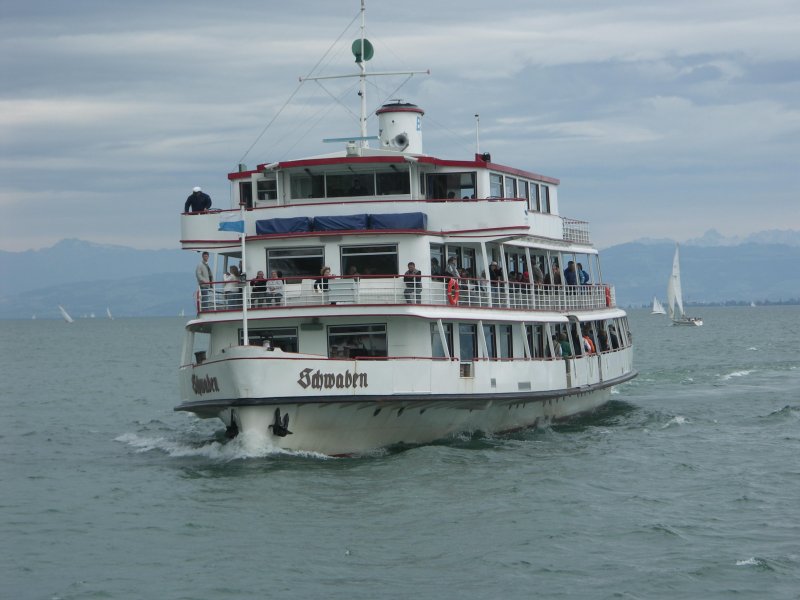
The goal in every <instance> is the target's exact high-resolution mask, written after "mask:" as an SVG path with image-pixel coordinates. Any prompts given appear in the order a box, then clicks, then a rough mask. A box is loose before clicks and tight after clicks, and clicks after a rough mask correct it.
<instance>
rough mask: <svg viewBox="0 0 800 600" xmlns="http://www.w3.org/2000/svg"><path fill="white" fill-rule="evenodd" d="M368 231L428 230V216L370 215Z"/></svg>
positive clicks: (412, 214)
mask: <svg viewBox="0 0 800 600" xmlns="http://www.w3.org/2000/svg"><path fill="white" fill-rule="evenodd" d="M369 228H370V229H422V230H426V229H427V228H428V215H426V214H425V213H421V212H412V213H392V214H388V215H370V216H369Z"/></svg>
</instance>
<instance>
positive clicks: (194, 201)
mask: <svg viewBox="0 0 800 600" xmlns="http://www.w3.org/2000/svg"><path fill="white" fill-rule="evenodd" d="M209 208H211V196H209V195H208V194H206V193H205V192H204V191H203V190H202V189H200V188H199V187H196V188H194V189H193V190H192V193H191V194H189V197H188V198H186V203H185V204H184V205H183V212H203V211H204V210H208V209H209Z"/></svg>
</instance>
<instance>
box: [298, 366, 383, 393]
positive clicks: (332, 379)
mask: <svg viewBox="0 0 800 600" xmlns="http://www.w3.org/2000/svg"><path fill="white" fill-rule="evenodd" d="M313 371H314V369H303V370H302V371H300V378H299V379H298V380H297V383H298V384H300V387H301V388H303V389H307V388H311V389H314V390H323V389H324V390H330V389H333V388H336V389H338V390H344V389H347V388H353V389H355V388H357V387H362V388H365V387H369V386H368V384H367V374H366V373H351V372H350V371H345V372H344V374H341V373H338V374H336V373H321V372H320V371H317V372H316V373H314V372H313Z"/></svg>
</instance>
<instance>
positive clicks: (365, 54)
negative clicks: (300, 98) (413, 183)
mask: <svg viewBox="0 0 800 600" xmlns="http://www.w3.org/2000/svg"><path fill="white" fill-rule="evenodd" d="M351 23H352V22H351ZM366 26H367V8H366V0H361V25H360V27H359V37H358V39H357V40H355V41H354V42H353V44H352V46H351V50H352V52H353V54H354V55H355V57H356V64H357V65H358V74H350V75H320V76H314V77H301V78H300V81H301V82H303V81H321V80H323V79H346V78H348V77H358V79H359V81H358V96H359V100H360V102H359V104H360V107H359V117H358V124H359V135H358V137H356V136H350V137H347V138H330V139H326V140H323V141H325V142H339V141H353V142H358V144H359V146H361V147H362V148H368V147H369V140H370V139H377V138H375V137H372V138H370V137H369V136H368V135H367V116H368V115H367V77H378V76H387V75H409V76H413V75H418V74H425V75H430V74H431V72H430V70H426V71H386V72H382V73H377V72H376V73H369V75H367V64H366V63H367V61H368V60H370V59H372V57H373V56H374V54H375V49H374V48H373V47H372V44H371V43H370V41H369V40H368V39H367V38H366V37H365V36H364V33H365V30H366Z"/></svg>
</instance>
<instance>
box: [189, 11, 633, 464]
mask: <svg viewBox="0 0 800 600" xmlns="http://www.w3.org/2000/svg"><path fill="white" fill-rule="evenodd" d="M362 11H363V4H362ZM361 39H362V40H363V20H362V37H361ZM359 42H360V41H357V42H356V43H355V44H354V48H359V49H363V48H365V47H366V46H367V45H368V42H366V40H364V42H363V43H362V44H363V45H362V44H360V43H359ZM369 54H370V52H367V53H363V55H364V56H366V58H367V59H368V58H369ZM357 58H358V57H357ZM357 66H358V67H359V73H358V74H357V75H356V76H357V77H360V84H361V86H360V88H361V89H360V92H361V101H362V113H361V123H362V132H361V135H360V136H358V137H356V138H355V139H353V140H351V141H347V142H343V144H342V145H343V150H342V151H340V152H337V153H333V154H327V155H324V156H317V157H312V158H303V159H298V160H287V161H281V162H273V163H265V164H261V165H258V166H257V167H256V168H255V169H253V170H247V169H245V168H242V169H240V170H239V171H237V172H234V173H230V174H229V175H228V179H229V180H230V183H231V186H232V193H231V195H232V199H233V204H232V205H233V206H234V208H232V209H231V210H228V211H222V212H219V211H218V212H202V213H186V214H184V215H182V218H181V228H182V231H181V235H182V240H181V243H182V246H183V248H184V249H187V250H193V251H208V252H210V253H211V255H212V258H211V260H210V261H209V264H210V266H211V269H212V272H213V273H214V277H213V278H214V280H215V282H214V284H213V286H211V288H209V287H206V288H204V289H198V292H197V316H196V317H195V318H193V319H191V320H190V321H189V322H188V323H187V325H186V338H185V342H184V350H183V357H182V362H181V367H180V387H181V398H182V403H181V404H180V405H179V406H177V407H176V409H175V410H178V411H188V412H192V413H194V414H196V415H197V416H199V417H201V418H219V419H221V420H222V421H223V422H224V424H225V425H226V426H227V428H228V433H229V435H231V436H233V435H236V434H240V433H244V434H247V435H253V436H263V437H264V438H265V439H267V440H268V441H270V442H271V443H272V444H274V446H276V447H280V448H285V449H292V450H303V451H313V452H320V453H324V454H329V455H349V454H355V453H362V452H365V451H369V450H372V449H375V448H379V447H384V446H388V445H393V444H399V443H404V444H423V443H427V442H431V441H433V440H437V439H442V438H446V437H448V436H453V435H456V434H459V433H461V432H468V431H483V432H486V433H494V432H508V431H513V430H518V429H521V428H526V427H532V426H536V425H544V424H547V423H550V422H551V421H553V420H557V419H563V418H566V417H570V416H572V415H576V414H579V413H585V412H587V411H591V410H593V409H596V408H597V407H599V406H601V405H603V404H604V403H606V402H607V401H608V400H609V397H610V394H611V389H612V387H613V386H615V385H618V384H620V383H623V382H625V381H628V380H629V379H631V378H633V377H634V376H635V374H636V373H635V371H634V370H633V367H632V358H633V348H632V343H631V335H630V332H629V329H628V321H627V317H626V315H625V312H624V311H623V310H621V309H620V308H618V307H617V306H616V302H615V295H614V288H613V286H612V285H611V284H610V283H608V282H606V281H604V280H603V277H602V273H601V269H600V261H599V256H598V252H597V250H596V249H595V248H594V247H593V245H592V243H591V241H590V236H589V229H588V226H587V223H585V222H582V221H577V220H573V219H569V218H565V217H563V216H561V214H560V207H559V198H558V184H559V181H558V180H557V179H554V178H552V177H547V176H544V175H539V174H537V173H534V172H531V171H526V170H521V169H518V168H513V167H509V166H505V165H502V164H498V163H496V162H494V161H493V160H492V158H491V156H490V155H489V154H488V153H484V154H476V155H475V156H474V157H472V158H467V159H455V160H454V159H446V158H439V157H435V156H430V155H427V154H425V153H424V151H423V139H422V123H423V116H424V111H423V110H422V109H421V108H420V107H418V106H416V105H414V104H410V103H405V102H391V103H388V104H385V105H383V106H382V107H381V108H379V109H378V110H377V111H376V113H375V114H376V115H377V120H378V132H379V135H378V138H377V142H376V143H375V145H376V146H377V147H375V148H370V147H368V142H367V140H366V133H365V129H366V117H365V109H364V107H365V102H364V100H365V91H366V90H365V86H364V81H365V78H366V76H367V73H366V69H365V63H364V61H360V60H357ZM239 219H241V220H243V229H244V234H243V236H241V237H240V234H239V233H238V232H236V231H227V230H223V231H220V230H219V223H220V221H221V220H223V221H225V222H228V221H237V220H239ZM198 260H199V259H198ZM409 262H413V263H415V264H416V268H417V269H418V270H419V271H421V275H419V276H415V275H414V276H412V275H405V274H404V273H405V272H406V271H407V269H408V263H409ZM493 263H494V264H493ZM578 263H580V264H581V265H582V272H581V271H580V270H578V269H577V268H576V267H573V265H577V264H578ZM231 265H235V266H237V267H238V266H241V270H243V271H244V272H245V273H246V275H245V276H243V277H242V279H241V280H240V281H243V282H244V283H239V284H237V283H236V282H231V281H228V282H227V286H226V284H225V282H223V277H222V273H224V272H227V271H228V270H229V267H230V266H231ZM495 265H496V266H495ZM325 266H328V267H330V269H331V274H330V276H328V277H324V278H321V270H322V269H323V267H325ZM448 269H449V270H448ZM453 269H456V271H454V270H453ZM562 269H563V271H564V272H561V270H562ZM573 269H575V270H573ZM259 271H263V273H264V274H265V276H266V278H267V281H266V282H264V281H260V280H259V279H260V278H256V277H254V276H255V275H256V274H257V273H258V272H259ZM226 288H227V289H226Z"/></svg>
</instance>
